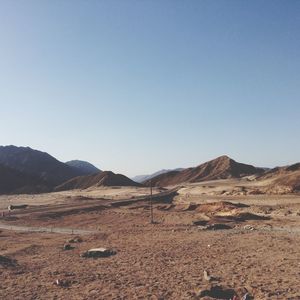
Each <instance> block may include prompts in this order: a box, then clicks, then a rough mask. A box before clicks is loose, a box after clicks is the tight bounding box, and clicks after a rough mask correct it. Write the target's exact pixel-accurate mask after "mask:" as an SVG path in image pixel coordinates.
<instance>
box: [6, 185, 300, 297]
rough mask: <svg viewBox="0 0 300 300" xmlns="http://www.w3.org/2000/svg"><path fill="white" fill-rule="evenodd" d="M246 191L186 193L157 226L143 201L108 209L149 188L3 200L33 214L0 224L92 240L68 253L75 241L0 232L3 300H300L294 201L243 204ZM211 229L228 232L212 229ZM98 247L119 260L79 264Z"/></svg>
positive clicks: (299, 238) (299, 219)
mask: <svg viewBox="0 0 300 300" xmlns="http://www.w3.org/2000/svg"><path fill="white" fill-rule="evenodd" d="M248 184H250V183H248V181H242V182H241V181H231V180H229V181H222V182H220V181H215V182H206V183H201V184H188V185H184V186H182V187H181V188H180V189H179V190H178V194H177V196H175V197H174V198H173V200H172V201H163V200H162V201H159V202H155V204H154V210H153V211H154V221H155V223H154V224H150V206H149V201H148V200H147V199H144V200H143V199H141V200H140V201H138V202H134V201H133V202H131V203H129V204H128V203H127V204H126V205H125V204H124V205H117V206H111V205H110V204H111V203H112V202H115V201H117V200H122V199H132V200H134V199H135V198H133V197H138V196H141V195H147V194H148V193H149V190H148V189H146V188H102V189H101V188H98V189H96V190H93V189H91V190H84V191H79V190H77V191H69V192H61V193H53V194H42V195H34V196H31V195H19V196H1V198H0V203H2V204H1V205H2V208H3V209H4V208H5V207H7V204H12V203H13V204H17V203H22V204H24V203H26V204H29V210H23V211H19V212H17V213H14V212H12V214H11V216H9V217H5V218H2V219H1V220H0V223H3V224H11V225H16V226H17V225H19V226H21V225H23V226H35V227H39V226H45V227H49V228H51V227H63V228H77V229H86V230H90V231H92V233H90V234H83V235H81V236H80V237H81V239H82V242H80V243H71V245H72V247H73V249H71V250H64V249H63V248H64V244H66V243H67V241H68V240H70V239H71V238H74V235H71V234H57V233H43V232H21V231H20V232H19V231H12V230H4V229H2V230H1V232H0V273H1V281H0V298H1V299H230V298H233V295H234V294H235V295H236V296H237V297H239V298H237V299H240V298H241V297H242V296H243V295H245V293H247V292H248V293H249V296H250V297H249V299H300V285H299V279H300V251H299V250H300V196H299V195H293V194H290V195H261V194H259V195H249V194H247V193H244V191H245V188H243V186H244V187H246V189H247V187H248ZM237 187H238V188H237ZM239 187H240V188H239ZM224 191H225V192H224ZM233 191H234V192H233ZM155 192H156V193H159V192H160V190H158V189H157V190H155ZM227 192H228V193H227ZM33 205H35V209H33V210H30V208H31V207H32V206H33ZM75 208H76V209H75ZM253 216H254V217H253ZM256 216H258V217H257V218H256ZM197 221H200V223H201V222H203V224H206V226H203V224H202V223H201V224H202V225H195V222H197ZM213 224H225V225H228V226H229V227H230V229H227V230H208V229H209V226H211V225H213ZM95 247H107V248H111V249H114V250H115V251H116V255H113V256H110V257H107V258H97V259H94V258H83V257H81V256H80V255H81V254H82V253H83V252H84V251H86V250H88V249H90V248H95ZM204 271H208V272H209V273H210V274H211V275H212V276H213V277H215V278H214V279H212V280H211V281H208V280H206V279H205V278H204V276H203V272H204ZM56 280H59V282H60V283H62V284H61V285H57V284H55V282H56ZM218 291H219V292H218ZM204 295H206V296H204ZM222 297H223V298H222Z"/></svg>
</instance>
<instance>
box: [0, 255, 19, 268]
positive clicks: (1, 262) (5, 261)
mask: <svg viewBox="0 0 300 300" xmlns="http://www.w3.org/2000/svg"><path fill="white" fill-rule="evenodd" d="M1 266H2V267H4V268H14V267H17V266H18V263H17V261H16V260H15V259H13V258H10V257H7V256H3V255H0V267H1Z"/></svg>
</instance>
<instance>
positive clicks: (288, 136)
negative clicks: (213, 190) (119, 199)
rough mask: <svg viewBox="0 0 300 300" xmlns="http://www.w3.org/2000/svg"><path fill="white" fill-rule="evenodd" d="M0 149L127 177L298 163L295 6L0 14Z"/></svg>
mask: <svg viewBox="0 0 300 300" xmlns="http://www.w3.org/2000/svg"><path fill="white" fill-rule="evenodd" d="M0 104H1V105H0V109H1V110H0V113H1V114H0V130H1V135H0V144H1V145H8V144H14V145H19V146H20V145H23V146H30V147H32V148H35V149H40V150H43V151H46V152H49V153H50V154H52V155H54V156H55V157H57V158H58V159H60V160H62V161H66V160H70V159H83V160H88V161H90V162H92V163H94V164H96V165H97V166H98V167H100V168H102V169H105V170H113V171H116V172H120V173H124V174H126V175H129V176H133V175H137V174H143V173H146V174H147V173H151V172H153V171H156V170H158V169H162V168H175V167H187V166H194V165H197V164H199V163H202V162H204V161H206V160H208V159H212V158H214V157H216V156H219V155H222V154H227V155H229V156H231V157H232V158H234V159H236V160H238V161H241V162H245V163H251V164H255V165H259V166H269V167H270V166H276V165H285V164H289V163H292V162H296V161H300V155H299V154H300V136H299V133H300V1H292V0H289V1H284V0H282V1H276V0H269V1H243V0H241V1H230V0H227V1H222V0H220V1H213V0H207V1H201V0H195V1H192V0H189V1H186V0H181V1H176V0H163V1H161V0H136V1H133V0H132V1H130V0H119V1H116V0H106V1H101V0H97V1H96V0H95V1H93V0H89V1H85V0H81V1H75V0H69V1H63V0H51V1H46V0H36V1H31V0H26V1H21V0H7V1H5V0H2V1H1V2H0Z"/></svg>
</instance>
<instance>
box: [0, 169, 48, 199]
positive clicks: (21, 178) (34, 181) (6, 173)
mask: <svg viewBox="0 0 300 300" xmlns="http://www.w3.org/2000/svg"><path fill="white" fill-rule="evenodd" d="M50 189H51V188H50V187H49V186H48V185H47V183H46V182H44V181H43V180H41V179H40V178H38V177H34V176H30V175H26V174H24V173H21V172H19V171H16V170H13V169H11V168H9V167H6V166H3V165H0V194H23V193H28V194H31V193H39V192H48V191H50Z"/></svg>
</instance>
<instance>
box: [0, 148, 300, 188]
mask: <svg viewBox="0 0 300 300" xmlns="http://www.w3.org/2000/svg"><path fill="white" fill-rule="evenodd" d="M252 175H253V176H254V177H253V176H252ZM244 176H251V177H253V178H254V180H256V181H261V182H262V184H261V186H264V188H265V191H266V192H270V191H276V190H278V191H279V192H280V193H281V192H287V193H293V192H300V163H296V164H293V165H290V166H285V167H276V168H273V169H266V168H257V167H255V166H252V165H248V164H243V163H239V162H236V161H235V160H233V159H231V158H230V157H228V156H225V155H224V156H220V157H218V158H216V159H213V160H210V161H208V162H205V163H203V164H200V165H198V166H196V167H191V168H186V169H174V170H160V171H158V172H156V173H154V174H151V175H143V176H139V178H137V177H135V178H134V179H135V180H136V181H142V180H143V181H142V182H141V183H138V182H136V181H134V180H132V179H129V178H128V177H126V176H124V175H122V174H115V173H113V172H111V171H101V170H99V169H98V168H96V167H95V166H93V165H92V164H90V163H89V162H85V161H80V160H72V161H68V162H66V163H63V162H61V161H59V160H57V159H56V158H54V157H53V156H51V155H50V154H48V153H46V152H41V151H38V150H34V149H31V148H29V147H16V146H0V194H18V193H40V192H51V191H61V190H69V189H86V188H90V187H99V186H137V187H139V186H150V185H152V186H158V187H165V186H172V185H173V186H174V185H180V184H183V183H196V182H202V181H208V180H216V179H228V178H242V177H244Z"/></svg>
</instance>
